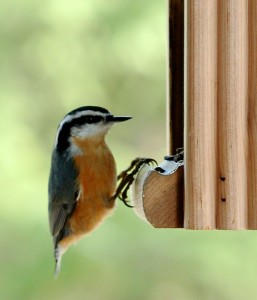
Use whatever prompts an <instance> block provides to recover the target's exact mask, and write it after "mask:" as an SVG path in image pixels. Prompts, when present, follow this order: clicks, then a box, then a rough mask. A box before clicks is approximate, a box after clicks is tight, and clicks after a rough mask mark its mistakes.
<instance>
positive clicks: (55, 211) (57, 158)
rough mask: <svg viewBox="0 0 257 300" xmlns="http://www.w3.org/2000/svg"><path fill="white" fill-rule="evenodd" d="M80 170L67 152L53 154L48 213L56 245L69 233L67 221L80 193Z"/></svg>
mask: <svg viewBox="0 0 257 300" xmlns="http://www.w3.org/2000/svg"><path fill="white" fill-rule="evenodd" d="M77 178H78V171H77V170H76V168H75V165H74V161H73V159H72V158H70V157H68V156H67V154H66V153H64V154H57V153H56V151H54V152H53V155H52V166H51V171H50V177H49V183H48V198H49V199H48V201H49V202H48V213H49V224H50V230H51V233H52V235H53V240H54V244H55V246H56V245H57V243H58V242H59V241H60V240H61V239H62V238H63V237H64V236H65V235H67V234H68V232H67V231H68V230H69V228H67V226H65V225H66V221H67V219H68V217H69V216H70V215H71V214H72V212H73V210H74V208H75V206H76V200H77V195H78V185H77V182H76V181H77Z"/></svg>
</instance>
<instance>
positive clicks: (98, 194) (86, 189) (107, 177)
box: [60, 151, 117, 248]
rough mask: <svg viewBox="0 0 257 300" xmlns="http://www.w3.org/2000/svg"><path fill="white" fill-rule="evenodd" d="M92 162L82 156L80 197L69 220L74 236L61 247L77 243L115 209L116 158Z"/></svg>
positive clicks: (78, 160) (107, 155)
mask: <svg viewBox="0 0 257 300" xmlns="http://www.w3.org/2000/svg"><path fill="white" fill-rule="evenodd" d="M91 158H92V159H93V161H95V164H93V163H92V160H88V159H87V157H86V156H78V157H76V158H75V163H76V165H77V166H80V167H79V178H78V185H79V187H80V188H79V197H78V200H77V204H76V207H75V209H74V211H73V213H72V215H71V216H70V218H69V219H68V220H67V225H68V227H69V231H70V235H69V236H67V237H65V238H64V239H63V240H62V241H61V242H60V244H61V245H62V246H64V247H65V248H66V247H67V246H69V245H70V244H71V243H74V242H76V241H77V240H78V239H80V238H81V237H82V236H83V235H84V234H86V233H89V232H90V231H92V230H93V229H94V228H96V227H97V226H98V225H99V224H101V222H102V221H103V219H104V218H105V217H106V216H108V215H109V214H110V212H111V211H112V209H113V208H114V200H111V197H112V195H114V193H115V189H116V177H117V175H116V166H115V161H114V159H113V156H112V154H111V153H110V152H109V151H107V152H106V153H105V155H102V156H101V159H100V158H99V157H97V158H95V159H94V158H93V157H92V156H91Z"/></svg>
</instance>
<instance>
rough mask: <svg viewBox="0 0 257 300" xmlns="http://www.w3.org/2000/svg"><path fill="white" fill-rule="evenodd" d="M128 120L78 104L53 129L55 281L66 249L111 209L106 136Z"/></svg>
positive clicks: (111, 165) (112, 183) (112, 173)
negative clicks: (118, 124)
mask: <svg viewBox="0 0 257 300" xmlns="http://www.w3.org/2000/svg"><path fill="white" fill-rule="evenodd" d="M131 118H132V117H130V116H114V115H113V114H111V113H110V112H109V111H108V110H107V109H105V108H102V107H98V106H82V107H79V108H76V109H74V110H72V111H71V112H69V113H68V114H66V116H65V117H64V118H63V119H62V120H61V122H60V124H59V126H58V128H57V133H56V137H55V143H54V147H53V151H52V159H51V168H50V175H49V182H48V216H49V225H50V231H51V235H52V238H53V244H54V258H55V278H57V276H58V274H59V272H60V268H61V259H62V255H63V254H64V253H65V251H66V250H67V249H68V248H69V247H70V246H71V245H73V244H75V243H76V242H77V241H79V240H80V239H81V238H82V237H83V236H84V235H86V234H88V233H90V232H91V231H92V230H94V229H95V228H97V227H98V226H99V224H101V222H102V221H103V220H104V218H105V217H106V216H108V215H110V213H111V212H112V211H113V209H114V207H115V198H114V197H113V195H114V194H115V190H116V183H117V173H116V163H115V159H114V157H113V154H112V152H111V151H110V149H109V147H108V145H107V144H106V141H105V137H106V134H107V133H108V131H109V129H110V128H111V127H112V126H113V125H114V124H117V123H120V122H123V121H127V120H129V119H131Z"/></svg>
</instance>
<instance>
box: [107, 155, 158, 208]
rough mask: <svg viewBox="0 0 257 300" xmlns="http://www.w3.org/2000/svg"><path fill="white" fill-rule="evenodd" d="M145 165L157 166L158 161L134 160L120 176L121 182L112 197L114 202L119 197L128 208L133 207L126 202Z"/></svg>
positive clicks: (150, 159) (148, 159) (149, 159)
mask: <svg viewBox="0 0 257 300" xmlns="http://www.w3.org/2000/svg"><path fill="white" fill-rule="evenodd" d="M144 164H148V165H150V164H156V165H157V162H156V160H154V159H152V158H139V157H138V158H136V159H134V160H133V161H132V162H131V164H130V166H129V167H128V168H127V169H126V170H124V171H122V172H121V173H120V174H119V175H118V181H119V180H121V181H120V183H119V185H118V187H117V189H116V192H115V194H114V196H113V197H112V199H113V200H115V199H116V198H117V197H118V198H119V199H120V200H121V201H122V202H123V203H124V204H125V205H126V206H127V207H133V206H131V205H130V204H128V202H127V200H126V199H127V192H128V190H129V188H130V186H131V185H132V183H133V182H134V180H135V178H134V177H135V175H136V174H137V173H138V172H139V170H140V168H141V167H142V166H143V165H144ZM129 172H130V173H129Z"/></svg>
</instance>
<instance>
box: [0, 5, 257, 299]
mask: <svg viewBox="0 0 257 300" xmlns="http://www.w3.org/2000/svg"><path fill="white" fill-rule="evenodd" d="M166 9H167V7H166V3H165V1H164V0H163V1H156V0H137V1H131V0H123V1H119V0H116V1H115V0H109V1H103V0H94V1H84V0H73V1H72V2H70V1H65V0H62V1H61V0H51V1H49V0H46V1H37V0H27V1H26V0H23V1H22V0H21V1H18V0H10V1H5V2H4V1H2V2H1V4H0V66H1V67H0V105H1V110H0V114H1V116H0V124H1V148H0V151H1V156H0V166H1V173H0V178H1V189H0V197H1V210H0V220H1V227H0V239H1V255H0V299H7V300H9V299H26V300H29V299H31V300H32V299H33V300H34V299H50V300H52V299H53V300H59V299H62V300H66V299H67V300H68V299H79V300H80V299H90V300H98V299H99V300H102V299H106V300H108V299H110V300H116V299H117V300H118V299H119V300H123V299H125V300H130V299H149V300H157V299H158V300H159V299H178V300H191V299H198V300H199V299H200V300H201V299H205V300H208V299H224V300H227V299H233V300H235V299H242V298H248V299H256V296H257V284H256V282H257V236H256V232H254V231H252V232H250V231H248V232H243V231H241V232H222V231H219V232H218V231H211V232H203V231H198V232H196V231H195V232H193V231H184V230H168V229H163V230H161V229H158V230H157V229H154V228H152V227H151V226H150V225H148V224H146V223H144V222H143V221H141V220H140V219H138V217H137V216H136V215H135V214H134V212H133V210H131V209H128V208H126V207H125V206H124V205H123V204H122V203H118V205H117V209H116V211H115V213H114V214H113V216H112V217H110V218H108V219H107V220H106V221H105V223H104V224H103V225H102V226H101V227H100V228H99V229H98V230H97V231H95V232H94V233H93V234H91V235H90V236H88V237H86V238H84V239H83V240H82V241H81V242H79V243H78V244H77V245H76V246H74V247H72V248H70V249H69V251H68V252H67V253H66V254H65V256H64V258H63V264H62V271H61V274H60V276H59V278H58V280H54V277H53V271H54V260H53V253H52V251H53V249H52V241H51V236H50V233H49V229H48V216H47V181H48V173H49V167H50V156H51V150H52V145H53V141H54V136H55V132H56V127H57V125H58V123H59V121H60V120H61V118H62V117H63V116H64V115H65V114H66V113H67V112H68V111H70V110H72V109H74V108H76V107H78V106H82V105H100V106H103V107H106V108H108V109H110V110H111V111H112V112H113V113H114V114H125V115H132V116H134V119H133V120H132V121H129V122H127V123H126V124H125V123H124V124H121V125H119V126H117V127H115V128H113V129H112V131H111V133H110V134H109V136H108V143H109V145H110V147H111V149H112V151H113V153H114V155H115V157H116V159H117V167H118V170H119V171H120V170H122V169H123V168H125V167H126V166H127V165H128V164H129V163H130V161H131V159H133V158H135V157H136V156H149V157H154V158H156V159H157V160H158V161H161V160H162V157H163V156H164V155H165V154H166V144H165V143H166V142H165V139H166V137H165V135H166V133H165V89H166V88H165V73H166V67H165V63H166V57H165V53H166V44H167V39H166V32H165V31H166V13H167V11H166Z"/></svg>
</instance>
